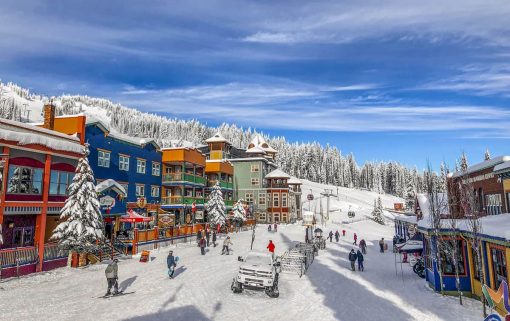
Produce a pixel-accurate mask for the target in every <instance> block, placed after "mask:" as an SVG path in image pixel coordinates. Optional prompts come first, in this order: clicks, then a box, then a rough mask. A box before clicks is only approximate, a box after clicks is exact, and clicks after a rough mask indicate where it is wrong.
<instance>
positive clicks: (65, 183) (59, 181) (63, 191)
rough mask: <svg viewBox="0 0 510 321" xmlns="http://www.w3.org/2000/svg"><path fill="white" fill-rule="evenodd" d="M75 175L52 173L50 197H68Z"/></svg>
mask: <svg viewBox="0 0 510 321" xmlns="http://www.w3.org/2000/svg"><path fill="white" fill-rule="evenodd" d="M73 176H74V173H70V172H60V171H51V177H50V195H67V189H68V188H69V185H70V184H71V182H72V180H73Z"/></svg>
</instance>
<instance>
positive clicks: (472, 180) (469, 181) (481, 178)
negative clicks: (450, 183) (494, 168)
mask: <svg viewBox="0 0 510 321" xmlns="http://www.w3.org/2000/svg"><path fill="white" fill-rule="evenodd" d="M492 178H494V173H487V174H483V175H478V176H475V177H471V178H468V179H463V180H462V184H464V185H466V184H472V183H475V182H479V181H485V180H488V179H492Z"/></svg>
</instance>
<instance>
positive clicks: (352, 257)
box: [349, 249, 358, 271]
mask: <svg viewBox="0 0 510 321" xmlns="http://www.w3.org/2000/svg"><path fill="white" fill-rule="evenodd" d="M357 258H358V256H357V255H356V252H354V249H352V250H351V252H350V253H349V261H350V262H351V269H352V270H353V271H356V267H355V266H354V263H356V259H357Z"/></svg>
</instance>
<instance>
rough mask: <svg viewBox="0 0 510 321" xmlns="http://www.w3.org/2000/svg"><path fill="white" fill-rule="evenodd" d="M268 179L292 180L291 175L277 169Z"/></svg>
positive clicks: (267, 176) (268, 175)
mask: <svg viewBox="0 0 510 321" xmlns="http://www.w3.org/2000/svg"><path fill="white" fill-rule="evenodd" d="M266 178H290V175H289V174H286V173H285V172H284V171H282V170H280V169H275V170H274V171H272V172H271V173H269V174H267V175H266Z"/></svg>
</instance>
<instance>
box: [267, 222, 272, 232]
mask: <svg viewBox="0 0 510 321" xmlns="http://www.w3.org/2000/svg"><path fill="white" fill-rule="evenodd" d="M267 231H268V232H271V224H269V225H268V226H267Z"/></svg>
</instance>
